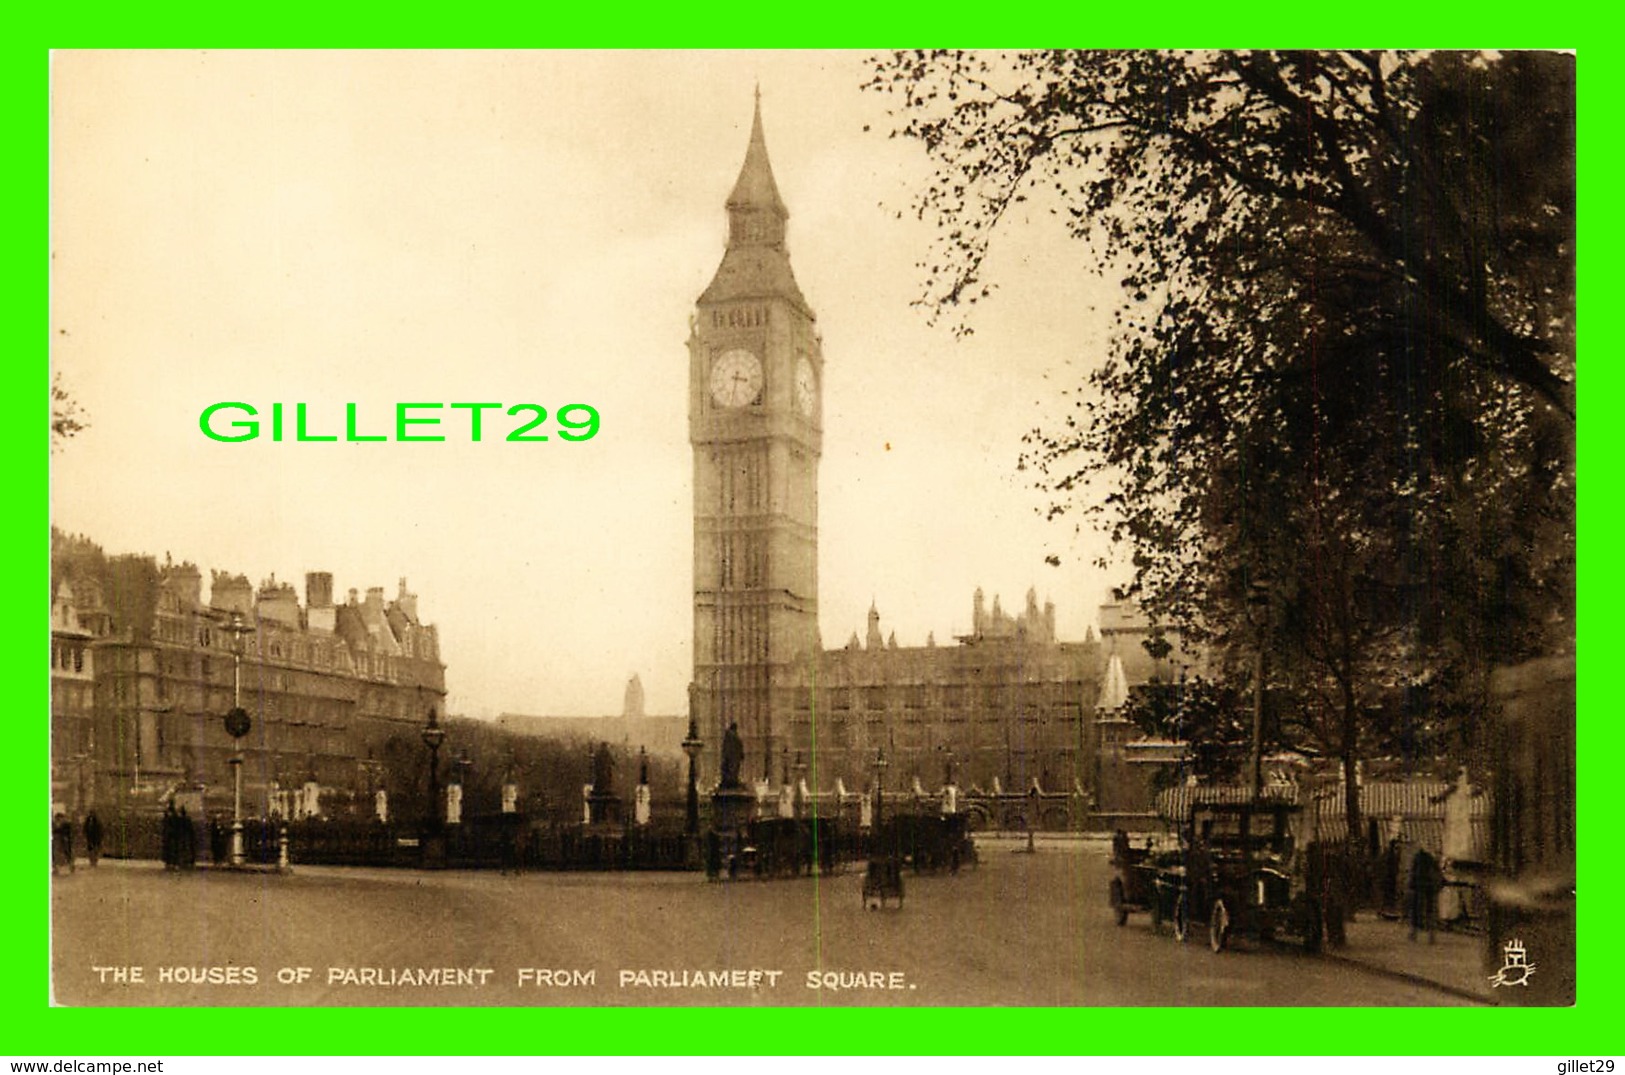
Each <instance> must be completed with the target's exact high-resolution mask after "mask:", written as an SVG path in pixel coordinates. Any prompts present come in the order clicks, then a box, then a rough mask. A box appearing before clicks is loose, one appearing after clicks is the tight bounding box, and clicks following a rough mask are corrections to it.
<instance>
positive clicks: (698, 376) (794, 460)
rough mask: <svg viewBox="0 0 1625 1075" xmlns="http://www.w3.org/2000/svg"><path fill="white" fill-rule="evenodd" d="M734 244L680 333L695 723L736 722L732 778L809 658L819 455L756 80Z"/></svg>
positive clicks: (810, 342) (813, 631)
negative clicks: (689, 476) (689, 448)
mask: <svg viewBox="0 0 1625 1075" xmlns="http://www.w3.org/2000/svg"><path fill="white" fill-rule="evenodd" d="M727 210H728V245H727V249H726V250H725V251H724V252H723V255H722V264H721V265H719V266H718V267H717V271H716V275H715V276H714V277H713V278H712V280H711V283H710V286H708V287H707V288H706V289H705V292H704V293H703V294H701V295H700V298H699V301H698V303H697V304H696V310H695V315H694V318H693V320H692V322H691V326H690V332H689V337H688V355H689V390H688V428H689V442H690V443H691V444H692V445H693V446H694V682H693V690H692V695H691V696H692V705H693V709H694V717H695V718H696V720H697V721H698V722H699V727H700V729H701V734H702V735H704V736H705V737H706V739H707V740H708V741H709V743H710V744H711V745H712V748H713V749H720V747H721V744H722V737H723V733H724V732H725V731H726V730H727V729H728V727H729V725H731V724H737V725H738V729H739V735H740V737H741V739H742V740H743V742H744V746H745V764H744V766H743V769H742V771H741V772H740V778H741V779H742V780H746V781H754V780H758V779H764V778H771V777H773V776H774V775H775V774H776V773H777V772H778V761H777V759H778V757H779V755H780V753H781V752H782V751H783V750H784V749H785V748H786V747H787V746H788V745H789V743H790V722H791V713H792V707H793V705H794V699H793V691H792V688H791V687H790V681H791V679H792V674H793V673H794V672H795V671H796V670H798V669H800V668H801V667H802V666H803V665H804V664H805V663H806V662H816V661H817V660H818V659H819V655H820V650H821V646H820V644H819V638H818V459H819V456H820V454H821V453H822V450H823V432H822V422H823V413H822V407H823V397H822V388H823V375H824V360H823V356H822V354H821V353H820V341H819V337H818V333H817V330H816V324H815V320H814V317H813V312H812V309H811V308H810V307H808V305H807V300H806V299H805V298H803V297H802V295H801V289H800V288H799V287H798V286H797V285H796V278H795V274H794V273H793V272H792V271H791V269H790V255H789V252H788V250H787V249H786V248H785V242H784V236H785V224H786V222H787V221H788V219H789V216H790V213H789V210H788V209H786V208H785V205H784V200H783V199H782V198H780V197H779V188H778V184H776V183H775V182H774V181H773V169H772V167H771V166H770V165H769V163H768V159H767V143H766V141H765V140H764V138H763V136H762V104H761V95H760V93H759V92H758V94H757V98H756V113H755V116H754V118H753V120H752V123H751V131H750V144H749V146H747V147H746V150H745V163H744V166H743V167H742V168H741V169H740V170H739V179H738V181H737V182H735V183H734V187H733V193H731V194H730V195H729V196H728V201H727Z"/></svg>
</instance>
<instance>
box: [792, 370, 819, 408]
mask: <svg viewBox="0 0 1625 1075" xmlns="http://www.w3.org/2000/svg"><path fill="white" fill-rule="evenodd" d="M817 405H818V378H817V376H816V375H815V374H814V373H813V368H812V363H811V362H808V361H807V359H806V358H798V359H796V407H797V408H799V409H800V411H801V413H802V414H803V415H805V416H806V417H808V418H811V417H812V416H813V408H815V407H816V406H817Z"/></svg>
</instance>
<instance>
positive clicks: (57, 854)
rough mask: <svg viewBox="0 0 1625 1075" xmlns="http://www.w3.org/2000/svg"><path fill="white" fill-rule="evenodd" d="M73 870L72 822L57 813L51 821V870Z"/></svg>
mask: <svg viewBox="0 0 1625 1075" xmlns="http://www.w3.org/2000/svg"><path fill="white" fill-rule="evenodd" d="M64 868H66V869H67V871H68V872H69V873H72V872H73V822H71V821H69V820H68V815H67V814H63V813H58V814H57V815H56V817H55V818H53V819H52V821H51V872H52V873H59V872H61V870H63V869H64Z"/></svg>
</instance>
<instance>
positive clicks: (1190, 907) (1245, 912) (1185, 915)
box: [1150, 801, 1324, 952]
mask: <svg viewBox="0 0 1625 1075" xmlns="http://www.w3.org/2000/svg"><path fill="white" fill-rule="evenodd" d="M1180 835H1181V841H1182V842H1183V844H1184V850H1183V852H1182V853H1181V854H1180V855H1178V856H1177V858H1176V859H1174V860H1170V861H1165V862H1163V863H1162V864H1160V865H1158V866H1157V867H1156V868H1155V870H1154V874H1153V877H1152V884H1153V892H1152V893H1151V894H1150V896H1151V900H1150V902H1151V905H1152V906H1151V909H1152V917H1153V920H1155V919H1157V918H1159V917H1166V918H1167V919H1168V920H1169V921H1171V922H1172V923H1173V930H1174V936H1175V938H1176V939H1178V940H1181V941H1183V940H1184V939H1185V938H1186V937H1187V936H1188V935H1189V934H1190V933H1191V931H1192V930H1193V928H1195V927H1196V926H1197V925H1205V926H1206V927H1207V938H1208V946H1209V947H1210V948H1211V949H1212V950H1213V951H1215V952H1222V951H1223V950H1224V949H1225V947H1226V945H1228V944H1229V943H1230V940H1231V938H1232V936H1249V937H1256V938H1259V939H1264V940H1267V939H1270V938H1272V937H1274V936H1276V935H1279V934H1283V933H1288V934H1294V935H1296V936H1298V937H1299V938H1301V939H1302V941H1303V945H1304V947H1305V948H1306V949H1308V950H1310V951H1319V950H1320V946H1321V940H1322V937H1323V936H1324V934H1323V927H1322V908H1321V906H1320V903H1321V901H1320V898H1319V897H1318V895H1317V894H1316V892H1315V891H1314V890H1313V889H1312V888H1311V887H1310V886H1309V885H1307V884H1306V881H1305V873H1306V867H1307V865H1308V863H1307V858H1308V856H1307V855H1306V854H1305V851H1306V850H1307V837H1308V828H1307V826H1306V820H1305V815H1304V811H1303V810H1302V809H1300V808H1299V807H1298V806H1296V805H1292V804H1288V803H1280V802H1269V801H1254V802H1239V803H1198V804H1195V805H1193V806H1192V807H1191V812H1190V816H1189V819H1188V821H1187V823H1186V824H1185V825H1184V826H1183V827H1182V831H1181V834H1180Z"/></svg>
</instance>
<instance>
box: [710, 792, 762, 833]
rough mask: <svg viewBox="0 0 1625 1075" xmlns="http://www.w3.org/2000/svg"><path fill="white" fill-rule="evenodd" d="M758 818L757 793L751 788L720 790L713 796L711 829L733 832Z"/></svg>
mask: <svg viewBox="0 0 1625 1075" xmlns="http://www.w3.org/2000/svg"><path fill="white" fill-rule="evenodd" d="M755 817H756V793H755V792H753V791H751V789H750V788H746V787H737V788H718V789H717V790H716V791H715V792H713V793H712V795H711V827H712V828H713V829H715V830H716V831H717V832H732V831H733V830H735V829H737V828H740V827H741V826H744V825H749V824H750V823H751V821H752V820H753V819H754V818H755Z"/></svg>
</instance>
